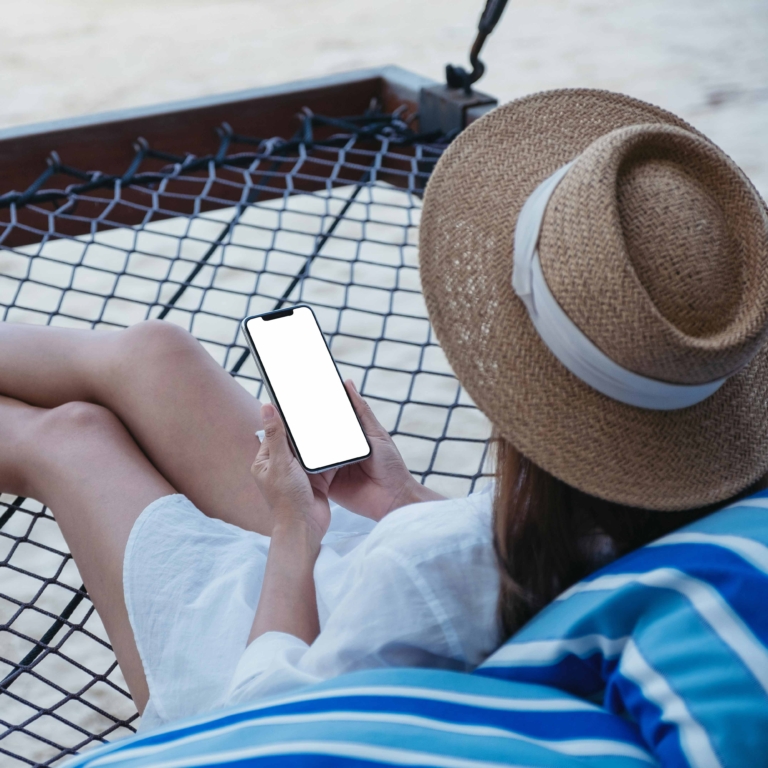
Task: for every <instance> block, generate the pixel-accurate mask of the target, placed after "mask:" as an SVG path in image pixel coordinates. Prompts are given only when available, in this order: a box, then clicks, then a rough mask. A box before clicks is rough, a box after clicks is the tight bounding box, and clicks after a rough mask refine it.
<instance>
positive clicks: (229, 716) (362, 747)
mask: <svg viewBox="0 0 768 768" xmlns="http://www.w3.org/2000/svg"><path fill="white" fill-rule="evenodd" d="M214 765H215V766H238V767H240V766H246V765H247V766H259V767H260V768H261V767H264V768H266V767H267V766H272V765H280V766H286V765H291V766H312V768H317V767H318V766H341V767H342V768H345V767H346V766H373V765H377V766H378V765H397V766H436V767H437V766H439V767H440V768H443V767H444V768H493V766H499V767H500V766H526V768H648V766H655V765H657V763H656V761H655V760H654V759H653V758H652V757H651V756H650V755H649V754H648V752H647V751H646V749H645V747H644V746H643V741H642V738H641V737H640V734H639V733H638V731H637V728H636V727H635V726H634V725H633V724H631V723H629V722H627V721H625V720H624V719H622V718H620V717H617V716H616V715H612V714H609V713H608V712H605V711H604V710H603V709H601V708H600V707H597V706H595V705H593V704H590V703H588V702H586V701H583V700H582V699H579V698H577V697H575V696H572V695H570V694H565V693H562V692H561V691H556V690H554V689H552V688H547V687H544V686H540V685H531V684H527V683H516V682H508V681H502V680H493V679H491V678H488V677H481V676H476V675H467V674H462V673H458V672H445V671H435V670H419V669H386V670H375V671H371V672H358V673H354V674H351V675H344V676H343V677H339V678H336V679H335V680H331V681H328V682H326V683H322V684H320V685H317V686H313V687H311V688H308V689H306V690H305V691H302V692H301V693H300V694H297V695H291V696H283V697H279V698H275V699H272V700H271V701H269V702H266V703H260V704H257V705H251V706H248V707H241V708H238V709H231V710H224V711H220V712H216V713H214V714H211V715H208V716H205V717H200V718H196V719H192V720H187V721H182V722H180V723H177V724H174V725H172V726H168V727H166V728H163V729H160V730H157V731H153V732H151V733H149V734H147V735H146V736H138V737H133V738H131V739H127V740H125V741H122V742H117V743H115V744H113V745H109V746H106V747H102V748H101V749H98V750H95V751H94V752H90V753H86V754H85V755H83V756H81V757H78V758H75V759H74V760H73V761H71V762H69V763H68V764H67V768H75V766H78V768H84V767H85V766H87V767H88V768H97V766H98V767H101V766H104V767H106V766H110V768H129V767H130V768H138V767H139V766H153V768H182V767H186V766H189V767H190V768H191V766H214Z"/></svg>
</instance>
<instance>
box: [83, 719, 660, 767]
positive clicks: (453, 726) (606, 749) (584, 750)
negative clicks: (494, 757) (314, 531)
mask: <svg viewBox="0 0 768 768" xmlns="http://www.w3.org/2000/svg"><path fill="white" fill-rule="evenodd" d="M325 722H330V723H332V722H341V723H347V722H361V723H387V724H389V725H403V726H411V727H415V728H424V729H430V730H433V731H441V732H446V733H460V734H463V735H466V736H479V737H488V738H501V739H512V740H515V741H523V742H525V743H527V744H533V745H535V746H538V747H542V748H544V749H549V750H551V751H553V752H558V753H560V754H564V755H577V756H582V757H584V756H587V757H588V756H597V757H599V756H601V755H616V756H620V757H632V758H635V759H637V760H642V761H644V762H647V763H651V764H652V765H656V760H655V759H654V758H653V757H651V756H650V755H649V754H648V753H647V752H646V751H645V750H642V749H639V748H638V747H635V746H633V745H632V744H627V743H626V742H622V741H615V740H609V739H558V740H552V741H549V740H545V739H534V738H532V737H530V736H525V735H524V734H521V733H517V732H515V731H510V730H508V729H504V728H499V727H496V726H485V725H462V724H460V723H454V722H446V721H443V720H435V719H433V718H427V717H421V716H417V715H403V714H388V713H379V712H319V713H313V714H311V715H275V716H273V717H264V718H260V719H258V720H253V721H249V722H245V723H236V724H234V725H230V726H227V727H225V728H219V729H216V730H215V731H205V732H202V733H196V734H192V735H189V736H185V737H184V738H181V739H176V740H174V741H172V742H169V743H166V744H160V745H149V746H146V747H136V748H134V749H131V750H130V752H128V753H112V754H111V755H107V756H105V757H104V758H101V759H98V760H95V761H94V762H93V763H92V765H94V766H95V765H109V764H110V763H114V762H119V761H121V760H123V759H125V758H126V757H127V756H130V758H131V759H135V758H139V757H144V756H146V755H151V754H155V755H157V754H159V753H160V752H164V751H166V750H168V749H176V748H178V747H180V746H183V745H188V744H191V743H194V742H196V741H202V740H205V739H208V738H210V737H212V736H213V735H215V737H216V738H221V737H222V736H223V735H225V734H232V733H235V732H236V731H240V730H244V729H246V728H252V727H274V726H285V725H302V724H306V723H325ZM299 733H300V731H299Z"/></svg>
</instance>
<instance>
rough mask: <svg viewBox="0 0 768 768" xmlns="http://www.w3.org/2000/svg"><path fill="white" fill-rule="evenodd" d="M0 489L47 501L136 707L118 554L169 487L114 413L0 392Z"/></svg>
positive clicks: (141, 692)
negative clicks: (39, 403)
mask: <svg viewBox="0 0 768 768" xmlns="http://www.w3.org/2000/svg"><path fill="white" fill-rule="evenodd" d="M0 488H2V489H3V490H4V491H7V492H10V493H16V494H18V495H21V496H31V497H33V498H35V499H38V500H39V501H41V502H43V503H44V504H46V505H48V506H51V507H52V508H53V509H54V511H55V515H56V520H57V522H58V523H59V526H60V528H61V530H62V532H63V534H64V538H65V539H66V541H67V544H68V546H69V548H70V551H71V552H72V554H73V556H74V558H75V562H76V563H77V567H78V569H79V571H80V575H81V576H82V578H83V581H84V582H85V586H86V588H87V590H88V594H89V595H90V597H91V599H92V600H93V603H94V605H95V606H96V610H97V611H98V612H99V616H100V617H101V620H102V621H103V622H104V626H105V628H106V630H107V634H108V635H109V639H110V641H111V643H112V646H113V648H114V650H115V654H116V656H117V660H118V662H119V664H120V668H121V670H122V672H123V675H124V676H125V679H126V682H127V683H128V688H129V689H130V691H131V695H132V696H133V700H134V702H135V703H136V706H137V707H138V709H139V711H143V710H144V707H145V705H146V703H147V698H148V695H149V694H148V690H147V683H146V679H145V677H144V670H143V668H142V664H141V660H140V658H139V654H138V650H137V648H136V642H135V640H134V637H133V631H132V629H131V626H130V622H129V620H128V613H127V611H126V607H125V600H124V598H123V577H122V573H123V555H124V553H125V546H126V543H127V541H128V535H129V533H130V531H131V528H132V526H133V523H134V522H135V520H136V518H137V517H138V516H139V514H140V513H141V511H142V509H144V507H146V506H147V504H149V503H151V502H152V501H154V500H155V499H158V498H160V497H161V496H165V495H168V494H170V493H174V488H173V486H171V485H170V484H169V483H168V482H167V481H166V480H165V478H163V477H162V475H160V473H159V472H158V471H157V470H156V469H155V468H154V467H153V466H152V464H150V462H149V461H148V460H147V458H146V457H145V456H144V454H143V453H142V452H141V450H140V449H139V447H138V446H137V445H136V443H135V442H134V441H133V439H132V438H131V436H130V435H129V434H128V432H127V431H126V429H125V427H124V426H123V425H122V424H121V422H120V421H119V419H117V417H116V416H115V415H114V414H112V413H111V412H110V411H108V410H107V409H105V408H102V407H100V406H98V405H92V404H89V403H77V402H72V403H68V404H66V405H62V406H60V407H58V408H54V409H52V410H47V409H41V408H36V407H32V406H29V405H26V404H24V403H21V402H19V401H17V400H11V399H9V398H6V397H0Z"/></svg>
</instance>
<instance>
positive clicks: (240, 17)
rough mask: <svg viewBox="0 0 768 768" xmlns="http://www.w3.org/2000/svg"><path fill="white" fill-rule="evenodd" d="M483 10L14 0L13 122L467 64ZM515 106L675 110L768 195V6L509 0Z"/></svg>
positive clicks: (494, 86)
mask: <svg viewBox="0 0 768 768" xmlns="http://www.w3.org/2000/svg"><path fill="white" fill-rule="evenodd" d="M482 4H483V0H387V2H371V0H367V1H363V2H361V0H279V1H278V0H225V1H223V2H213V1H212V0H166V1H165V2H163V3H157V2H156V1H153V0H132V1H131V2H124V1H120V0H35V1H34V2H27V3H19V2H16V1H15V0H2V2H0V7H1V8H2V24H0V126H3V125H12V124H18V123H26V122H33V121H39V120H45V119H52V118H57V117H64V116H67V115H78V114H84V113H90V112H98V111H102V110H105V109H112V108H117V107H123V106H133V105H139V104H151V103H156V102H162V101H169V100H174V99H180V98H188V97H191V96H197V95H203V94H213V93H221V92H224V91H228V90H235V89H239V88H247V87H253V86H258V85H266V84H272V83H279V82H284V81H286V80H291V79H298V78H304V77H311V76H317V75H324V74H328V73H331V72H340V71H344V70H349V69H355V68H358V67H367V66H376V65H381V64H390V63H394V64H399V65H401V66H404V67H406V68H409V69H412V70H414V71H416V72H419V73H421V74H424V75H428V76H431V77H434V78H437V79H441V78H442V71H443V66H444V65H445V64H446V63H447V62H452V63H455V64H464V63H465V62H466V52H467V51H468V49H469V46H470V44H471V41H472V39H473V36H474V29H475V25H476V21H477V18H478V16H479V12H480V8H481V5H482ZM484 58H485V60H486V63H487V65H488V74H487V76H486V77H485V79H484V80H483V82H482V88H483V89H485V90H486V91H487V92H489V93H492V94H494V95H495V96H497V97H498V98H500V99H501V100H508V99H511V98H514V97H516V96H521V95H523V94H526V93H530V92H533V91H537V90H541V89H546V88H557V87H564V86H587V87H595V88H608V89H611V90H618V91H623V92H626V93H629V94H631V95H633V96H637V97H639V98H643V99H647V100H649V101H652V102H654V103H657V104H660V105H661V106H663V107H666V108H668V109H671V110H672V111H675V112H677V113H679V114H680V115H682V116H683V117H685V118H686V119H688V120H690V121H691V122H692V123H693V124H694V125H696V126H697V127H699V128H700V129H702V130H703V131H704V132H705V133H707V134H708V135H710V136H711V137H712V138H713V139H714V140H715V141H717V142H718V143H720V144H721V145H722V146H723V147H724V148H725V149H726V151H727V152H729V153H730V154H731V155H732V156H733V157H734V158H735V159H736V161H737V162H738V163H739V164H740V165H741V166H742V167H743V168H744V170H745V171H746V172H747V174H748V175H750V176H751V177H752V178H753V179H754V180H755V182H756V184H757V186H758V188H759V189H760V190H761V192H762V194H763V195H764V196H768V152H766V142H767V141H768V138H766V137H768V3H766V2H765V0H675V2H670V1H669V0H633V2H631V3H630V2H614V1H613V0H511V2H510V3H509V7H508V8H507V10H506V13H505V16H504V17H503V18H502V21H501V23H500V25H499V28H498V29H497V31H496V33H495V34H494V36H493V37H492V38H491V39H490V41H489V42H488V44H487V46H486V51H485V56H484Z"/></svg>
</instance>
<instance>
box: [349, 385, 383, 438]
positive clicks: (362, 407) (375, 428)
mask: <svg viewBox="0 0 768 768" xmlns="http://www.w3.org/2000/svg"><path fill="white" fill-rule="evenodd" d="M344 386H345V387H346V388H347V392H348V393H349V397H350V399H351V400H352V405H353V406H354V408H355V413H357V416H358V418H359V419H360V423H361V424H362V425H363V431H364V432H365V433H366V434H367V435H370V434H374V433H376V432H385V431H386V430H385V429H384V427H382V426H381V424H380V423H379V420H378V419H377V418H376V416H374V414H373V410H372V409H371V406H370V405H368V403H366V402H365V400H364V399H363V396H362V395H361V394H360V393H359V392H358V391H357V387H356V386H355V382H354V381H352V379H347V380H346V381H345V382H344Z"/></svg>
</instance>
